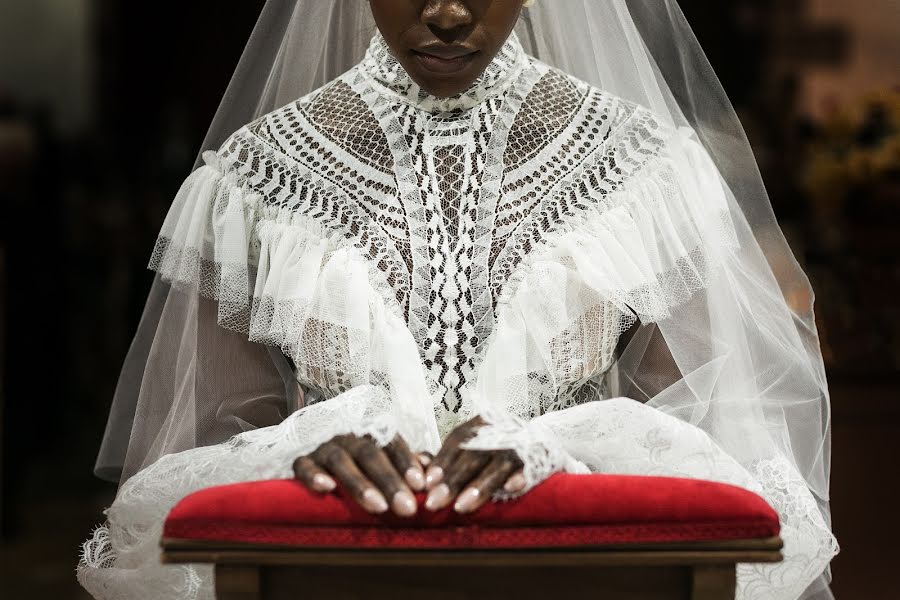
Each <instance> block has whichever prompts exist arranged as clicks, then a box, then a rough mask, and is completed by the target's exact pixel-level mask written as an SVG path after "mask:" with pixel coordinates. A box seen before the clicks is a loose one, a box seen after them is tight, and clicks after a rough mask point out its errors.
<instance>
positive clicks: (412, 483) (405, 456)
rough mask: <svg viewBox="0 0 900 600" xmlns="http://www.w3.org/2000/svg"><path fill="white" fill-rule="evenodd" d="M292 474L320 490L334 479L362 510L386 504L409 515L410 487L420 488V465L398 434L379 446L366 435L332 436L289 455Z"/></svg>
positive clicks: (413, 506) (422, 478) (411, 506)
mask: <svg viewBox="0 0 900 600" xmlns="http://www.w3.org/2000/svg"><path fill="white" fill-rule="evenodd" d="M401 473H402V475H401ZM294 475H295V476H296V478H297V479H299V480H300V481H301V482H302V483H303V484H304V485H305V486H306V487H308V488H309V489H311V490H313V491H316V492H323V493H324V492H330V491H332V490H334V488H335V487H336V485H337V483H336V481H335V480H337V481H339V482H340V483H341V485H342V486H343V487H344V488H345V489H346V490H347V491H349V492H350V493H351V494H352V495H353V497H354V498H355V499H356V501H357V502H358V503H359V505H360V506H361V507H362V508H363V509H364V510H366V511H367V512H370V513H383V512H385V511H387V510H388V508H390V509H391V510H393V512H394V513H395V514H397V515H399V516H401V517H409V516H412V515H413V514H415V512H416V499H415V496H413V491H416V492H418V491H421V490H423V489H425V475H424V471H423V469H422V464H421V463H420V461H419V458H418V457H417V456H416V455H415V454H414V453H413V452H412V451H411V450H410V449H409V446H407V445H406V442H405V441H404V440H403V438H401V437H400V436H397V437H396V438H394V440H393V441H392V442H391V443H390V444H388V445H387V446H385V447H384V448H381V447H379V446H378V444H376V443H375V440H374V439H372V438H371V437H369V436H362V437H360V436H356V435H352V434H347V435H338V436H335V437H333V438H332V439H330V440H329V441H327V442H325V443H324V444H322V445H321V446H319V447H318V448H316V449H315V450H314V451H313V452H311V453H310V454H307V455H306V456H301V457H300V458H298V459H297V460H295V461H294ZM388 498H389V499H390V504H388V500H387V499H388Z"/></svg>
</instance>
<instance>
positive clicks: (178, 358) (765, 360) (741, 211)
mask: <svg viewBox="0 0 900 600" xmlns="http://www.w3.org/2000/svg"><path fill="white" fill-rule="evenodd" d="M374 32H375V26H374V23H373V22H372V17H371V13H370V9H369V6H368V3H367V2H365V1H364V0H269V1H268V2H267V3H266V5H265V7H264V9H263V11H262V14H261V15H260V18H259V21H258V23H257V25H256V28H255V29H254V30H253V33H252V35H251V37H250V40H249V42H248V44H247V46H246V49H245V51H244V54H243V56H242V57H241V60H240V63H239V65H238V67H237V69H236V71H235V73H234V76H233V78H232V80H231V83H230V84H229V86H228V89H227V91H226V93H225V95H224V98H223V100H222V103H221V105H220V107H219V109H218V111H217V113H216V116H215V118H214V120H213V122H212V125H211V127H210V129H209V132H208V134H207V136H206V139H205V141H204V143H203V148H202V149H201V151H205V150H214V149H216V148H218V147H219V146H220V144H222V142H223V141H225V139H226V138H227V137H228V136H229V135H230V134H231V133H233V132H234V131H236V130H237V129H239V128H240V127H241V126H243V125H245V124H247V123H248V122H250V121H252V120H254V119H256V118H257V117H259V116H260V115H263V114H266V113H268V112H269V111H271V110H274V109H276V108H278V107H280V106H283V105H285V104H287V103H289V102H292V101H293V100H296V99H297V98H299V97H301V96H303V95H304V94H306V93H308V92H310V91H312V90H314V89H316V88H318V87H319V86H321V85H323V84H324V83H326V82H328V81H330V80H332V79H333V78H335V77H337V76H339V75H340V74H342V73H344V72H345V71H346V70H347V69H349V68H350V67H352V66H353V65H354V64H356V63H357V62H358V61H359V60H360V59H361V58H362V56H363V53H364V52H365V50H366V47H367V46H368V44H369V40H370V38H371V37H372V35H373V33H374ZM516 34H517V35H518V37H519V39H520V41H521V43H522V45H523V47H524V48H525V50H526V52H527V53H529V54H531V55H533V56H535V57H537V58H538V59H540V60H541V61H543V62H545V63H547V64H549V65H551V66H553V67H557V68H559V69H561V70H562V71H565V72H567V73H570V74H572V75H574V76H576V77H578V78H580V79H582V80H584V81H586V82H588V83H589V84H592V85H594V86H597V87H599V88H601V89H602V90H604V91H607V92H609V93H611V94H615V95H617V96H619V97H621V98H624V99H626V100H628V101H631V102H634V103H637V104H639V105H642V106H644V107H646V108H647V109H649V110H650V111H652V112H653V113H654V114H655V115H657V117H658V118H659V119H660V120H661V121H663V122H665V123H667V124H668V125H671V126H672V127H673V128H676V129H685V130H687V131H692V132H694V134H695V135H696V138H695V139H697V140H699V142H700V143H701V144H702V149H703V150H704V151H705V153H704V158H703V159H702V160H710V161H711V162H712V163H713V164H714V167H715V169H714V171H716V172H717V173H718V174H719V178H718V181H716V182H713V183H714V184H715V185H716V186H721V194H722V202H723V206H725V207H726V208H727V210H726V211H725V214H724V215H722V218H724V219H726V220H727V221H728V223H729V230H730V231H731V232H732V233H733V240H732V241H733V246H732V248H733V250H732V252H731V253H730V254H729V255H728V256H727V257H725V258H723V259H722V261H721V263H722V264H720V265H719V270H718V271H716V273H717V275H715V276H714V277H709V278H708V279H707V280H705V281H694V280H690V281H687V280H686V279H689V277H687V276H683V275H684V274H681V275H682V278H681V279H678V277H679V276H678V275H676V276H673V277H675V279H678V280H677V281H675V280H661V281H659V282H658V283H659V291H660V294H661V295H660V297H661V298H664V299H665V302H664V303H665V306H663V307H660V306H645V307H643V309H641V307H639V306H632V305H630V304H629V301H628V299H624V300H622V304H623V305H624V306H627V307H628V308H630V309H631V310H632V311H633V312H634V314H635V315H636V320H637V321H638V322H639V323H640V324H641V326H640V327H638V328H637V330H636V332H634V334H633V335H632V336H631V337H630V339H628V342H627V344H624V343H623V344H622V347H621V348H620V353H619V356H618V359H617V361H616V365H615V367H614V376H612V381H613V382H614V385H615V386H616V388H617V390H618V391H619V392H620V393H621V394H623V395H628V396H629V397H632V398H635V399H638V400H641V401H643V402H644V403H645V404H646V405H647V406H650V407H653V408H655V409H658V410H659V411H661V412H663V413H666V414H668V415H671V416H674V417H677V418H679V419H681V420H683V421H685V422H687V423H690V424H692V425H695V426H697V427H699V428H701V429H703V430H705V431H706V432H707V433H708V434H709V435H710V437H711V438H712V439H713V440H715V442H716V443H718V444H719V445H720V446H721V447H722V448H724V449H725V450H726V451H727V452H728V453H729V454H730V455H732V456H733V457H735V459H736V460H737V461H738V462H740V463H741V464H742V465H751V464H755V462H756V461H759V460H763V459H769V458H772V457H773V456H778V457H781V458H783V459H786V460H787V461H788V462H789V463H790V464H791V465H792V466H793V467H794V468H795V469H796V471H797V472H798V473H799V474H800V475H801V476H802V479H803V481H805V484H806V486H807V487H808V489H809V490H810V491H811V493H812V495H813V497H814V498H815V500H816V502H817V504H818V509H819V511H820V512H821V514H822V516H823V518H824V519H825V520H826V522H827V521H828V518H829V508H828V484H829V482H828V478H829V458H830V457H829V455H830V438H829V426H830V423H829V397H828V389H827V384H826V379H825V373H824V368H823V364H822V358H821V353H820V349H819V344H818V337H817V333H816V327H815V323H814V318H813V293H812V290H811V288H810V284H809V282H808V280H807V278H806V276H805V275H804V273H803V271H802V269H801V268H800V266H799V265H798V263H797V261H796V259H795V258H794V255H793V254H792V252H791V249H790V248H789V247H788V245H787V243H786V241H785V238H784V236H783V235H782V232H781V230H780V228H779V226H778V223H777V221H776V219H775V216H774V214H773V211H772V207H771V205H770V202H769V199H768V196H767V193H766V190H765V187H764V185H763V182H762V179H761V177H760V174H759V171H758V169H757V166H756V161H755V159H754V156H753V153H752V150H751V148H750V146H749V144H748V142H747V139H746V136H745V134H744V132H743V129H742V127H741V124H740V122H739V120H738V118H737V116H736V114H735V112H734V109H733V107H732V105H731V103H730V102H729V100H728V97H727V95H726V93H725V91H724V90H723V89H722V86H721V85H720V83H719V80H718V78H717V77H716V75H715V73H714V72H713V70H712V68H711V67H710V64H709V62H708V61H707V59H706V57H705V55H704V53H703V51H702V50H701V48H700V46H699V44H698V42H697V40H696V38H695V37H694V34H693V32H692V30H691V28H690V26H689V24H688V23H687V21H686V20H685V17H684V15H683V14H682V12H681V10H680V8H679V6H678V4H677V2H676V1H675V0H537V1H536V2H535V3H534V5H533V6H531V7H529V8H526V9H524V10H523V13H522V16H521V18H520V21H519V23H518V25H517V27H516ZM200 164H202V161H201V160H200V159H199V158H198V163H197V165H198V166H199V165H200ZM720 258H721V257H720ZM197 292H198V293H194V294H191V293H189V291H186V290H185V289H184V288H179V289H177V290H176V289H175V288H173V287H170V286H169V285H168V284H167V283H165V282H164V281H163V280H161V279H160V278H159V277H157V280H156V281H155V283H154V285H153V288H152V290H151V293H150V298H149V300H148V302H147V308H146V310H145V313H144V316H143V319H142V321H141V324H140V327H139V330H138V333H137V336H136V338H135V341H134V343H133V345H132V348H131V350H130V352H129V354H128V357H127V359H126V362H125V365H124V368H123V371H122V375H121V378H120V382H119V386H118V388H117V391H116V396H115V400H114V404H113V407H112V411H111V416H110V420H109V425H108V428H107V432H106V436H105V438H104V441H103V446H102V450H101V452H100V456H99V459H98V462H97V472H98V474H100V475H101V476H104V477H107V478H111V479H122V480H124V479H125V478H127V477H128V476H130V475H132V474H133V473H135V472H136V471H138V470H139V469H141V468H143V467H145V466H147V465H148V464H150V463H152V462H153V461H154V460H156V459H157V458H158V457H160V456H162V455H164V454H168V453H171V452H177V451H180V450H185V449H188V448H192V447H195V446H201V445H208V444H213V443H218V442H221V441H224V440H226V439H228V438H229V437H230V436H232V435H234V434H235V433H239V432H241V431H246V430H248V429H253V428H255V427H261V426H265V425H271V424H274V423H277V422H279V421H280V420H281V419H283V418H284V417H285V416H286V415H288V414H290V413H291V412H293V411H294V410H296V409H297V408H298V407H300V406H302V405H303V402H304V400H303V395H302V393H301V391H300V390H299V389H298V386H297V383H296V381H295V380H294V378H293V375H292V370H291V365H290V364H289V362H288V359H286V358H285V356H284V354H283V353H282V352H281V351H280V349H278V348H276V347H272V346H266V345H262V344H256V343H253V342H250V341H248V340H247V339H246V336H241V334H240V333H237V332H234V331H230V330H226V329H224V328H221V327H217V325H216V313H217V310H216V307H215V306H214V303H213V302H212V301H211V300H208V299H207V298H205V297H204V295H203V294H202V293H199V290H197ZM676 296H677V299H676V298H675V297H676ZM485 360H488V361H489V360H492V357H490V356H487V357H486V359H485ZM661 364H664V365H666V366H665V367H664V369H663V370H667V371H666V372H665V373H661V371H660V366H659V365H661ZM226 375H229V377H226ZM234 375H237V377H236V378H235V377H234ZM236 382H237V383H236ZM504 385H505V383H504V382H503V381H490V380H486V381H485V382H484V384H483V385H482V387H481V391H482V392H483V393H484V394H486V395H492V396H493V397H497V396H502V394H503V391H502V389H501V388H502V387H503V386H504ZM492 386H494V387H492ZM826 588H827V586H826V582H825V579H824V578H821V579H820V580H819V582H818V584H814V585H813V587H811V588H810V590H809V593H822V594H827V589H826Z"/></svg>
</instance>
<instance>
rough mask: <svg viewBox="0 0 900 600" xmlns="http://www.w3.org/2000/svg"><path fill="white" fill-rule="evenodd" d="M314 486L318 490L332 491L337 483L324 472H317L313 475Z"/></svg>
mask: <svg viewBox="0 0 900 600" xmlns="http://www.w3.org/2000/svg"><path fill="white" fill-rule="evenodd" d="M312 486H313V489H314V490H316V491H317V492H330V491H331V490H333V489H334V488H335V487H336V486H337V483H335V481H334V479H332V478H331V477H329V476H328V475H325V474H324V473H316V474H315V475H314V476H313V480H312Z"/></svg>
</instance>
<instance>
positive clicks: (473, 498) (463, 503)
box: [453, 487, 481, 513]
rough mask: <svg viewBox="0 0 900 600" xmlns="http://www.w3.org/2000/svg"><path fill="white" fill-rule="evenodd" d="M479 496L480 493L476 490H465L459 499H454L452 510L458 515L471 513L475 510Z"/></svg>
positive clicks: (471, 488)
mask: <svg viewBox="0 0 900 600" xmlns="http://www.w3.org/2000/svg"><path fill="white" fill-rule="evenodd" d="M480 496H481V491H480V490H479V489H478V488H473V487H470V488H466V490H465V491H464V492H463V493H462V494H460V495H459V498H457V499H456V504H454V505H453V510H455V511H456V512H458V513H467V512H472V511H473V510H475V504H476V503H477V502H478V498H479V497H480Z"/></svg>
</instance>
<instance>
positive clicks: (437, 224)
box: [219, 34, 661, 431]
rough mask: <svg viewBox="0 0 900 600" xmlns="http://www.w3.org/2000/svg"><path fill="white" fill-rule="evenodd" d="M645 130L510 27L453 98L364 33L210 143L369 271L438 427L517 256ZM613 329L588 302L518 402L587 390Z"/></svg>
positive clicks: (598, 374) (646, 118)
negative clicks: (367, 41) (332, 65)
mask: <svg viewBox="0 0 900 600" xmlns="http://www.w3.org/2000/svg"><path fill="white" fill-rule="evenodd" d="M660 127H661V126H660V125H659V124H658V123H657V122H656V121H655V119H653V117H652V116H651V115H650V113H649V112H647V111H644V110H639V109H638V108H637V107H636V106H634V105H631V104H629V103H627V102H625V101H623V100H621V99H618V98H615V97H612V96H610V95H607V94H605V93H603V92H602V91H600V90H598V89H596V88H592V87H591V86H588V85H587V84H585V83H583V82H581V81H579V80H577V79H576V78H574V77H572V76H570V75H567V74H564V73H562V72H560V71H558V70H555V69H552V68H550V67H548V66H547V65H545V64H543V63H541V62H540V61H538V60H536V59H534V58H532V57H530V56H528V55H526V54H525V53H524V51H523V49H522V47H521V45H520V43H519V41H518V39H517V38H516V36H515V34H513V35H512V36H510V38H509V39H508V40H507V42H506V43H505V45H504V46H503V47H502V49H501V51H500V52H499V53H498V55H497V56H496V57H495V59H494V60H493V61H492V63H491V64H490V66H489V67H488V68H487V69H486V71H485V72H484V73H483V74H482V76H481V77H479V79H478V80H477V81H476V82H475V83H473V84H472V86H471V87H470V88H469V89H468V90H466V91H465V92H463V93H462V94H460V95H458V96H455V97H452V98H436V97H433V96H430V95H428V94H427V93H425V92H423V91H422V90H421V89H420V88H419V87H418V86H417V85H416V84H415V83H414V82H413V81H412V80H411V79H410V78H409V76H408V75H407V74H406V73H405V71H404V70H403V68H402V67H401V66H400V64H399V63H398V62H397V61H396V60H395V59H394V58H393V57H392V56H391V54H390V52H389V51H388V48H387V45H386V43H385V41H384V39H383V38H382V37H381V35H380V34H376V36H375V37H374V38H373V39H372V42H371V45H370V47H369V49H368V51H367V53H366V56H365V59H364V60H363V61H362V62H361V63H360V64H358V65H357V66H356V67H354V68H352V69H351V70H349V71H348V72H347V73H345V74H344V75H343V76H341V77H340V78H338V79H336V80H334V81H333V82H331V83H329V84H327V85H325V86H324V87H322V88H320V89H318V90H316V91H314V92H313V93H311V94H309V95H307V96H305V97H303V98H301V99H299V100H298V101H296V102H293V103H291V104H289V105H287V106H284V107H282V108H280V109H278V110H276V111H274V112H271V113H269V114H267V115H265V116H263V117H261V118H259V119H257V120H255V121H254V122H252V123H250V124H249V125H248V126H246V127H244V128H242V129H241V130H240V131H238V132H237V133H236V134H234V135H233V136H232V137H231V138H230V139H229V140H228V141H227V142H226V143H225V144H224V145H223V147H222V149H221V150H220V151H219V155H220V157H222V159H223V160H225V161H226V162H227V163H229V168H230V169H231V170H233V171H234V172H236V173H237V174H238V175H239V177H240V178H241V179H242V180H243V182H244V185H246V186H249V188H251V189H253V190H254V191H257V192H259V193H260V194H261V196H262V198H263V199H264V202H265V203H266V204H267V205H268V206H270V207H274V208H277V209H278V210H279V211H282V212H281V213H280V214H282V215H283V211H285V210H286V211H289V212H290V213H291V214H294V215H301V216H303V217H304V218H305V220H306V221H308V222H311V223H313V224H314V225H315V226H316V227H320V228H321V229H322V230H323V231H324V232H327V235H328V236H330V238H331V239H332V240H339V241H338V242H337V245H339V246H341V245H351V246H353V247H355V248H356V249H358V250H359V251H360V252H361V253H362V255H363V256H364V257H365V258H366V259H367V261H368V262H369V263H370V265H371V266H373V267H374V269H373V270H374V271H377V272H376V273H375V278H376V279H378V280H379V281H380V283H381V288H382V291H383V293H384V294H385V295H387V296H390V300H391V305H392V306H395V308H396V310H398V311H399V312H400V313H401V314H402V317H403V319H404V320H405V322H406V323H407V325H408V328H409V330H410V332H411V333H412V334H413V337H414V338H415V340H416V342H417V344H418V348H419V353H420V357H421V360H422V362H423V363H424V365H425V367H426V370H427V374H428V376H429V379H430V384H431V385H433V386H434V387H435V388H436V389H437V390H438V393H439V394H440V396H441V402H440V406H439V407H437V411H438V413H439V415H438V421H439V424H440V428H441V429H442V430H444V431H446V430H448V429H449V428H451V427H452V426H453V425H455V424H457V423H458V422H459V421H460V420H461V419H463V418H464V417H465V414H466V411H465V410H464V409H465V407H464V397H465V390H466V387H467V385H468V384H470V383H471V382H472V381H473V378H474V375H475V372H476V367H477V364H478V360H479V357H480V356H481V354H482V351H483V348H484V347H485V345H486V343H487V342H488V340H489V339H490V337H491V334H492V331H493V328H494V323H495V320H496V316H497V311H498V303H499V302H500V301H501V300H502V299H503V298H504V296H505V295H506V294H508V293H509V291H510V289H509V288H512V287H513V286H514V285H515V279H516V278H515V276H514V275H515V273H516V270H517V268H518V267H519V266H520V264H522V262H523V261H524V260H525V259H526V258H527V257H528V256H529V253H531V252H532V251H533V250H535V249H536V248H538V247H539V246H540V245H541V244H542V242H543V240H544V239H545V238H546V237H547V236H548V235H550V234H552V233H553V232H557V231H560V230H565V229H567V228H571V227H573V226H574V225H575V224H576V223H577V222H578V220H579V219H580V218H581V217H583V214H584V212H585V211H586V210H587V209H589V208H596V206H597V205H598V204H600V203H602V202H603V201H604V199H605V198H606V196H607V195H608V194H609V193H610V192H612V191H614V190H615V189H616V188H617V187H618V186H619V185H620V184H621V182H622V181H623V180H625V179H627V178H628V177H629V176H630V175H632V174H633V173H634V172H635V171H636V170H638V169H640V168H641V166H642V165H643V164H644V163H645V162H646V161H648V160H649V159H650V158H652V157H653V156H654V155H655V154H656V153H657V152H658V150H659V148H660V146H661V139H660V138H659V137H658V136H659V135H661V134H660V133H659V132H660ZM282 218H283V217H282ZM572 291H574V290H572ZM393 301H396V302H393ZM625 325H626V324H625V323H624V322H623V318H622V313H621V311H619V310H615V309H609V310H605V309H604V307H603V305H602V304H601V305H600V306H598V307H596V308H594V309H593V310H592V312H591V314H586V315H584V316H583V318H582V319H581V321H580V327H581V329H582V331H580V332H574V331H573V334H572V336H571V339H570V340H561V341H560V343H557V344H556V345H555V347H554V351H555V352H556V354H557V355H556V356H555V357H554V362H555V363H557V366H558V368H559V373H557V374H553V375H554V377H553V380H552V381H549V380H548V381H535V382H532V385H533V386H537V387H541V388H543V389H541V390H540V391H539V392H538V396H539V397H540V399H541V400H540V403H539V405H538V407H537V408H536V409H534V410H532V412H544V411H545V410H552V409H554V408H559V407H561V406H566V405H569V404H572V403H574V402H577V401H578V400H579V397H581V396H593V397H596V394H597V393H598V392H599V391H600V387H601V385H602V379H603V374H604V373H605V372H606V370H607V369H608V368H609V366H610V364H611V362H612V358H613V351H614V348H615V344H616V341H617V339H618V336H619V334H620V333H621V331H622V329H623V327H624V326H625ZM341 358H343V360H347V357H334V359H335V360H334V367H333V368H332V369H328V368H327V367H326V369H324V371H329V370H330V371H331V373H325V372H324V371H323V369H318V368H317V369H315V370H311V369H308V368H306V367H305V366H304V365H297V376H298V378H299V380H300V381H301V383H302V384H303V385H304V386H306V387H307V388H308V389H310V390H311V391H312V394H310V397H311V398H316V397H326V398H327V397H331V396H334V395H336V394H338V393H341V392H343V391H345V390H346V389H347V388H348V387H350V385H351V383H352V382H348V381H346V380H344V379H342V378H341V377H340V376H339V375H337V373H338V372H339V371H341ZM573 359H574V360H573ZM557 375H558V376H557Z"/></svg>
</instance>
